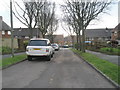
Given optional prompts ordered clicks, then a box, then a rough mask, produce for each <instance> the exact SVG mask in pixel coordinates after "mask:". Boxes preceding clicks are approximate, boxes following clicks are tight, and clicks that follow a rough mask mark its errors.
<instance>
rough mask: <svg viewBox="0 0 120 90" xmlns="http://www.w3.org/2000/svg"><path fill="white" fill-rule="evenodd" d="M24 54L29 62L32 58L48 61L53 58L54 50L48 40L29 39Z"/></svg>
mask: <svg viewBox="0 0 120 90" xmlns="http://www.w3.org/2000/svg"><path fill="white" fill-rule="evenodd" d="M26 54H27V57H28V60H29V61H31V60H32V58H34V57H43V56H44V57H46V58H47V60H49V61H50V60H51V57H53V54H54V49H53V47H52V46H51V44H50V41H49V39H43V38H42V39H41V38H35V39H31V40H30V42H29V44H28V46H27V47H26Z"/></svg>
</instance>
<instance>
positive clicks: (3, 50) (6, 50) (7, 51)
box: [2, 46, 11, 54]
mask: <svg viewBox="0 0 120 90" xmlns="http://www.w3.org/2000/svg"><path fill="white" fill-rule="evenodd" d="M2 53H3V54H8V53H11V48H10V47H4V46H3V47H2Z"/></svg>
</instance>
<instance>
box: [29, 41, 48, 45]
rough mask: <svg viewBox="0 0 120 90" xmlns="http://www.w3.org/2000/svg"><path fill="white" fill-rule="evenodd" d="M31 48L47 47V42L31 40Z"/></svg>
mask: <svg viewBox="0 0 120 90" xmlns="http://www.w3.org/2000/svg"><path fill="white" fill-rule="evenodd" d="M29 46H47V41H46V40H31V41H30V43H29Z"/></svg>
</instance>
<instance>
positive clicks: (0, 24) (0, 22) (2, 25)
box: [0, 16, 11, 31]
mask: <svg viewBox="0 0 120 90" xmlns="http://www.w3.org/2000/svg"><path fill="white" fill-rule="evenodd" d="M0 30H4V31H5V30H11V29H10V26H9V25H7V24H6V23H5V22H4V21H3V20H2V16H0Z"/></svg>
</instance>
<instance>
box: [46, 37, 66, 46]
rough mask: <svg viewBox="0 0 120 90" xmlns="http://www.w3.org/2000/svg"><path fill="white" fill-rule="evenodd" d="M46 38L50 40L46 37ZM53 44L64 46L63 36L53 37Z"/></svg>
mask: <svg viewBox="0 0 120 90" xmlns="http://www.w3.org/2000/svg"><path fill="white" fill-rule="evenodd" d="M46 38H48V39H50V38H49V36H48V35H46ZM52 42H53V43H57V44H59V45H64V36H63V35H53V41H52Z"/></svg>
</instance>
